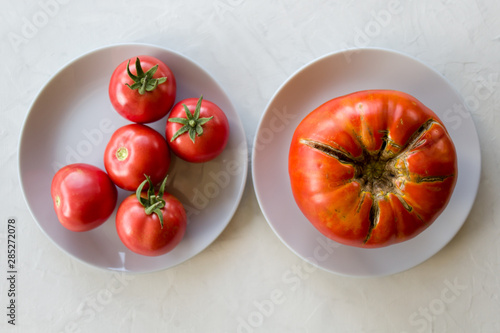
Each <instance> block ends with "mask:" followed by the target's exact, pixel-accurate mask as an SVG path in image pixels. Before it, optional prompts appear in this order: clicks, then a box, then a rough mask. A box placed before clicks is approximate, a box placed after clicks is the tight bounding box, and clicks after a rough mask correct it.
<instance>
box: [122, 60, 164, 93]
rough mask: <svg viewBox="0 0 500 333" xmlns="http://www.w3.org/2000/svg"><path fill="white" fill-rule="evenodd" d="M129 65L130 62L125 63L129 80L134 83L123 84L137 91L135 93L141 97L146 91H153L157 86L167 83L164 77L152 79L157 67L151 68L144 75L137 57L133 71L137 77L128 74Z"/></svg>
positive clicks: (130, 73)
mask: <svg viewBox="0 0 500 333" xmlns="http://www.w3.org/2000/svg"><path fill="white" fill-rule="evenodd" d="M129 65H130V60H129V61H128V63H127V73H128V75H129V76H130V78H131V79H132V80H133V81H134V83H132V85H130V84H128V83H125V84H126V85H127V87H129V88H130V89H132V90H135V89H137V91H138V92H139V94H141V95H144V93H145V92H146V91H153V90H155V89H156V87H157V86H158V85H159V84H162V83H164V82H165V81H167V78H166V77H160V78H157V79H153V75H154V74H155V73H156V71H157V70H158V65H155V66H153V67H151V68H150V69H149V70H148V71H147V72H146V73H144V71H143V70H142V66H141V61H140V60H139V57H137V58H136V59H135V69H136V71H137V75H134V74H132V72H130V68H129Z"/></svg>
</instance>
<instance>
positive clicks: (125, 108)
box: [108, 55, 177, 124]
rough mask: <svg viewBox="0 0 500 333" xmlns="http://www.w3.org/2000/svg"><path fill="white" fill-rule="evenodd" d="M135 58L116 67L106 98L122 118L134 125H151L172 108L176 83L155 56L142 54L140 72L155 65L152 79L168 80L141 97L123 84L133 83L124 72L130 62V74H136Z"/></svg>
mask: <svg viewBox="0 0 500 333" xmlns="http://www.w3.org/2000/svg"><path fill="white" fill-rule="evenodd" d="M136 58H137V57H133V58H130V59H127V60H125V61H123V62H122V63H121V64H120V65H118V66H117V67H116V69H115V70H114V72H113V74H112V75H111V79H110V82H109V88H108V93H109V98H110V101H111V104H112V105H113V107H114V109H115V110H116V111H117V112H118V113H119V114H120V115H121V116H123V117H124V118H126V119H128V120H130V121H132V122H136V123H143V124H144V123H151V122H154V121H157V120H159V119H161V118H163V117H164V116H166V115H167V113H168V111H170V109H171V108H172V105H174V102H175V96H176V93H177V83H176V80H175V76H174V74H173V73H172V70H171V69H170V68H169V67H168V66H167V65H166V64H165V63H163V62H162V61H160V60H159V59H157V58H155V57H152V56H147V55H141V56H139V60H140V62H141V67H142V69H143V71H144V72H146V71H147V70H149V69H150V68H152V67H154V66H155V65H157V64H158V70H157V71H156V73H155V74H154V75H153V78H160V77H166V78H167V81H166V82H164V83H161V84H159V85H158V86H157V88H156V89H155V90H153V91H151V92H146V93H145V94H143V95H141V94H139V92H138V91H137V90H132V89H130V88H129V87H128V86H126V84H129V85H132V84H133V82H134V81H133V80H132V79H131V78H130V76H129V75H128V73H127V63H128V62H129V61H130V65H129V69H130V72H131V73H132V74H134V75H136V74H137V70H136V65H135V60H136Z"/></svg>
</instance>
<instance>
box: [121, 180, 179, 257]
mask: <svg viewBox="0 0 500 333" xmlns="http://www.w3.org/2000/svg"><path fill="white" fill-rule="evenodd" d="M146 178H147V179H146V180H145V181H144V182H143V183H142V184H141V185H140V186H139V187H138V188H137V191H136V193H135V195H130V196H129V197H127V198H125V200H123V202H122V203H121V204H120V206H119V207H118V211H117V213H116V231H117V233H118V236H119V237H120V240H121V241H122V242H123V244H124V245H125V246H126V247H127V248H128V249H130V250H131V251H132V252H135V253H138V254H141V255H144V256H160V255H162V254H165V253H167V252H170V251H171V250H173V249H174V248H175V247H176V246H177V245H178V244H179V243H180V241H181V240H182V238H183V237H184V233H185V231H186V226H187V217H186V211H185V209H184V206H183V205H182V203H181V202H180V201H179V200H178V199H177V198H175V197H174V196H173V195H171V194H169V193H166V192H165V183H166V180H167V179H166V178H165V180H164V181H163V183H162V185H161V187H160V189H159V190H158V192H157V193H156V194H155V191H154V188H153V185H152V183H151V180H150V179H149V177H146ZM146 183H149V189H148V191H147V193H144V192H142V189H143V187H144V185H146Z"/></svg>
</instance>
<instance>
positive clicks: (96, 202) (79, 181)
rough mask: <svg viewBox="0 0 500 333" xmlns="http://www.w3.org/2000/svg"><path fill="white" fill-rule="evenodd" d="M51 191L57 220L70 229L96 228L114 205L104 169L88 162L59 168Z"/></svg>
mask: <svg viewBox="0 0 500 333" xmlns="http://www.w3.org/2000/svg"><path fill="white" fill-rule="evenodd" d="M50 191H51V195H52V200H53V201H54V209H55V211H56V214H57V218H58V219H59V222H61V224H62V225H63V226H64V227H66V228H67V229H69V230H71V231H88V230H91V229H94V228H97V227H98V226H100V225H101V224H103V223H104V222H105V221H106V220H107V219H108V218H109V217H110V215H111V214H112V213H113V210H114V209H115V206H116V200H117V191H116V187H115V185H114V184H113V183H112V182H111V180H110V179H109V177H108V175H107V174H106V173H105V172H104V171H102V170H101V169H99V168H98V167H95V166H93V165H89V164H84V163H76V164H70V165H67V166H65V167H63V168H61V169H60V170H59V171H57V172H56V174H55V175H54V178H52V184H51V190H50Z"/></svg>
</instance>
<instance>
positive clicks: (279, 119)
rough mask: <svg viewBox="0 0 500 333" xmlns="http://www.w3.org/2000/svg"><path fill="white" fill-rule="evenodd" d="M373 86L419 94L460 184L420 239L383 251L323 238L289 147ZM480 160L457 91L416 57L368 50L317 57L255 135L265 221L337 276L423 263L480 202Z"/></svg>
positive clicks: (286, 88) (282, 92)
mask: <svg viewBox="0 0 500 333" xmlns="http://www.w3.org/2000/svg"><path fill="white" fill-rule="evenodd" d="M367 89H394V90H399V91H403V92H406V93H409V94H410V95H413V96H415V97H416V98H417V99H419V100H420V101H421V102H423V103H424V104H425V105H426V106H428V107H430V108H431V109H432V110H434V112H436V113H437V115H438V116H439V117H440V118H441V120H442V121H443V122H444V123H445V125H446V127H447V129H448V131H449V133H450V135H451V137H452V139H453V141H454V143H455V145H456V149H457V154H458V173H459V176H458V181H457V184H456V188H455V191H454V193H453V196H452V198H451V200H450V203H449V205H448V206H447V208H446V209H445V211H444V212H443V213H442V214H441V215H440V216H439V218H438V219H437V220H436V221H435V222H434V223H433V224H432V225H431V226H430V227H429V228H428V229H426V230H425V231H424V232H422V233H421V234H420V235H419V236H417V237H415V238H413V239H411V240H408V241H406V242H403V243H400V244H396V245H392V246H388V247H385V248H379V249H362V248H355V247H350V246H345V245H340V244H338V243H335V242H333V241H330V240H328V239H327V238H325V237H324V236H323V235H322V234H321V233H320V232H319V231H317V230H316V229H315V228H314V227H313V226H312V225H311V223H309V221H308V220H307V219H306V218H305V217H304V216H303V214H302V213H301V211H300V210H299V208H298V207H297V205H296V204H295V201H294V198H293V195H292V192H291V187H290V180H289V177H288V150H289V146H290V142H291V139H292V135H293V132H294V130H295V128H296V127H297V125H298V124H299V122H300V121H301V120H302V119H303V118H304V117H305V116H306V115H307V114H308V113H309V112H311V111H312V110H314V109H315V108H316V107H318V106H319V105H321V104H323V103H324V102H326V101H328V100H330V99H332V98H335V97H338V96H342V95H346V94H349V93H352V92H356V91H360V90H367ZM480 163H481V157H480V147H479V140H478V136H477V132H476V129H475V126H474V123H473V121H472V119H471V117H470V113H469V111H468V109H467V106H466V105H465V104H464V101H463V100H462V98H461V97H460V96H459V94H458V93H457V92H456V91H455V89H453V88H452V87H451V86H450V84H449V83H448V82H447V81H446V80H445V79H444V78H443V77H442V76H441V75H440V74H438V73H437V72H435V71H434V70H432V69H430V68H429V67H427V66H426V65H424V64H422V63H420V62H419V61H417V60H415V59H413V58H411V57H408V56H406V55H403V54H400V53H397V52H393V51H389V50H383V49H371V48H368V49H355V50H348V51H343V52H338V53H333V54H329V55H327V56H324V57H322V58H320V59H317V60H315V61H313V62H312V63H310V64H308V65H307V66H305V67H303V68H302V69H300V70H299V71H297V72H296V73H295V74H294V75H292V76H291V77H290V78H289V79H288V80H287V81H286V82H285V83H284V84H283V85H282V86H281V87H280V88H279V89H278V91H277V92H276V94H275V95H274V96H273V98H272V99H271V101H270V102H269V104H268V106H267V108H266V110H265V112H264V115H263V116H262V119H261V121H260V124H259V127H258V130H257V134H256V136H255V142H254V146H253V157H252V173H253V179H254V185H255V191H256V194H257V198H258V201H259V204H260V206H261V209H262V211H263V213H264V215H265V217H266V219H267V221H268V222H269V224H270V226H271V228H272V229H273V230H274V232H275V233H276V234H277V235H278V237H279V238H280V239H281V240H282V241H283V242H284V243H285V244H286V245H287V246H288V247H289V248H290V249H291V250H292V251H293V252H295V253H296V254H297V255H298V256H300V257H301V258H303V259H304V260H307V261H308V262H310V263H312V264H315V265H317V266H319V267H321V268H323V269H325V270H328V271H330V272H333V273H338V274H341V275H349V276H380V275H388V274H393V273H397V272H401V271H404V270H406V269H409V268H411V267H414V266H416V265H418V264H420V263H422V262H423V261H425V260H427V259H428V258H430V257H431V256H432V255H434V254H435V253H437V252H438V251H439V250H440V249H441V248H443V247H444V246H445V245H446V244H447V243H448V242H449V241H450V240H451V239H452V238H453V237H454V235H455V234H456V233H457V231H458V230H459V229H460V227H461V226H462V224H463V223H464V222H465V220H466V218H467V216H468V214H469V211H470V209H471V208H472V205H473V202H474V200H475V197H476V193H477V188H478V184H479V178H480V169H481V165H480Z"/></svg>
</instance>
